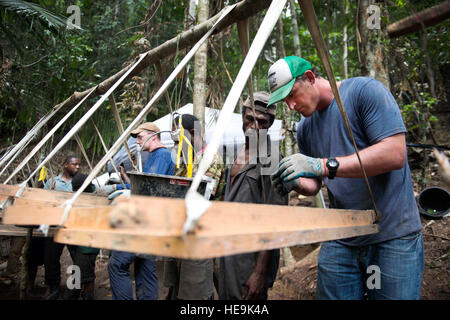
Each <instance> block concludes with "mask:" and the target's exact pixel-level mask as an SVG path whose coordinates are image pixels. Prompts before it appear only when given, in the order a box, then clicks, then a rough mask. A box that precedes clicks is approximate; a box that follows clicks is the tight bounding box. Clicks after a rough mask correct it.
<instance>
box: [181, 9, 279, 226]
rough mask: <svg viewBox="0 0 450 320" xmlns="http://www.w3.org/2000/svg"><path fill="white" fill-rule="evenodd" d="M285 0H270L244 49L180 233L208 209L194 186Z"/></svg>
mask: <svg viewBox="0 0 450 320" xmlns="http://www.w3.org/2000/svg"><path fill="white" fill-rule="evenodd" d="M286 1H287V0H279V1H272V3H271V5H270V7H269V9H268V10H267V13H266V15H265V17H264V20H263V22H262V23H261V27H260V28H259V30H258V32H257V33H256V36H255V38H254V39H253V42H252V45H251V47H250V50H249V51H248V53H247V56H246V57H245V59H244V62H243V63H242V66H241V69H240V70H239V73H238V75H237V77H236V80H235V82H234V84H233V86H232V87H231V90H230V92H229V93H228V96H227V98H226V100H225V103H224V105H223V107H222V111H221V112H220V115H219V118H218V119H217V124H216V129H215V131H214V134H213V136H212V138H211V141H210V143H209V144H208V146H207V147H206V150H205V153H204V156H203V158H202V160H201V161H200V164H199V167H198V171H197V173H196V175H195V177H194V181H193V182H192V184H191V186H190V188H189V190H188V192H187V194H186V198H185V204H186V209H187V210H186V215H187V219H186V221H185V223H184V225H183V233H187V232H192V231H193V229H194V227H195V224H196V221H198V219H199V218H200V217H201V215H202V214H203V213H204V212H205V211H206V210H207V209H208V207H209V205H208V204H209V201H207V200H205V199H204V198H203V197H202V196H200V195H199V194H198V193H197V189H198V187H199V185H200V182H201V179H202V177H203V175H204V174H205V173H206V170H207V169H208V168H209V166H210V165H211V163H212V160H213V158H214V155H215V154H216V152H217V150H218V148H219V144H220V141H221V139H222V136H223V134H224V132H225V129H226V127H227V125H228V123H229V121H230V118H231V114H232V113H233V111H234V108H235V106H236V104H237V102H238V100H239V98H240V96H241V93H242V90H243V89H244V87H245V84H246V82H247V79H248V76H249V75H250V72H251V71H252V69H253V67H254V66H255V63H256V60H257V59H258V56H259V54H260V53H261V51H262V49H263V47H264V44H265V43H266V41H267V39H268V38H269V36H270V33H271V31H272V30H273V28H274V26H275V24H276V23H277V21H278V17H279V16H280V14H281V12H282V11H283V8H284V5H285V4H286Z"/></svg>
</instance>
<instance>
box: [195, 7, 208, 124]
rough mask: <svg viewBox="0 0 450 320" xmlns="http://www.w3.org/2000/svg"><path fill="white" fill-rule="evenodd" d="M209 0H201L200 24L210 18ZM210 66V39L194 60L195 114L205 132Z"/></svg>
mask: <svg viewBox="0 0 450 320" xmlns="http://www.w3.org/2000/svg"><path fill="white" fill-rule="evenodd" d="M208 15H209V0H199V2H198V15H197V22H198V23H199V24H200V23H202V22H204V21H206V20H207V19H208ZM207 66H208V41H206V42H205V43H204V44H203V45H202V46H201V47H200V49H198V51H197V53H196V54H195V61H194V99H193V100H194V116H196V117H197V118H198V119H199V120H200V122H201V124H202V132H205V107H206V73H207Z"/></svg>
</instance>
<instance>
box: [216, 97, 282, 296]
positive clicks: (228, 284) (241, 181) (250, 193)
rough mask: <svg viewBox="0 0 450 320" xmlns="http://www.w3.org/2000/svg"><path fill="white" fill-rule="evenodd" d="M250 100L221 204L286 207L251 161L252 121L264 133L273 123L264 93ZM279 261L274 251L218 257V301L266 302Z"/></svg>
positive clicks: (228, 171) (260, 168)
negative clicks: (242, 140)
mask: <svg viewBox="0 0 450 320" xmlns="http://www.w3.org/2000/svg"><path fill="white" fill-rule="evenodd" d="M254 101H255V113H256V115H254V114H253V110H252V107H251V106H250V101H249V99H247V101H246V102H245V103H244V105H243V111H242V122H243V126H242V129H243V131H244V133H245V134H246V143H245V146H244V147H243V148H242V150H241V151H240V152H239V154H238V156H237V158H236V160H235V162H234V164H233V166H232V167H231V170H230V169H228V170H227V185H226V188H225V201H232V202H247V203H261V204H263V203H265V204H277V205H287V203H288V197H287V196H286V195H285V196H280V195H278V194H277V193H276V192H275V191H274V189H273V187H272V185H271V182H270V176H269V175H262V173H263V167H262V166H261V164H260V163H259V162H258V161H256V159H255V158H254V157H255V155H256V152H252V151H251V150H250V145H254V144H251V143H250V141H249V140H250V139H256V135H255V134H254V133H255V129H256V124H255V122H258V127H259V129H262V130H264V129H269V128H270V126H271V125H272V124H273V122H274V120H275V106H274V105H273V106H272V107H271V108H267V102H268V101H269V94H268V93H266V92H256V93H255V94H254ZM269 144H270V139H268V145H269ZM253 151H254V150H253ZM277 151H278V150H274V152H277ZM260 156H261V155H260ZM262 156H264V155H262ZM276 160H279V158H277V159H276ZM279 259H280V251H279V250H278V249H276V250H269V251H261V252H253V253H244V254H238V255H232V256H226V257H223V258H220V273H219V299H224V300H234V299H237V300H240V299H243V300H265V299H267V291H268V290H269V288H270V287H272V285H273V282H274V281H275V277H276V274H277V271H278V264H279Z"/></svg>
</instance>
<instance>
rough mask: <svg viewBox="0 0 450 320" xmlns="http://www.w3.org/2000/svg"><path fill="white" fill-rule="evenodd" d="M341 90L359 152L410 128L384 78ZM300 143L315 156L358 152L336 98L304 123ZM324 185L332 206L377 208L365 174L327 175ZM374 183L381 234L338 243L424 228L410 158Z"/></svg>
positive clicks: (362, 241) (356, 80) (356, 82)
mask: <svg viewBox="0 0 450 320" xmlns="http://www.w3.org/2000/svg"><path fill="white" fill-rule="evenodd" d="M339 92H340V94H341V97H342V101H343V103H344V107H345V111H346V112H347V116H348V118H349V122H350V127H351V129H352V132H353V136H354V138H355V141H356V146H357V148H358V150H362V149H365V148H367V147H369V146H371V145H373V144H375V143H377V142H379V141H381V140H382V139H384V138H387V137H389V136H392V135H394V134H397V133H401V132H406V128H405V125H404V123H403V120H402V116H401V113H400V109H399V107H398V105H397V103H396V101H395V99H394V97H393V96H392V94H391V93H390V92H389V90H387V88H386V87H385V86H384V85H383V84H381V82H379V81H377V80H375V79H373V78H368V77H357V78H351V79H347V80H344V81H343V82H342V83H341V86H340V88H339ZM297 141H298V145H299V149H300V153H303V154H305V155H308V156H311V157H317V158H330V157H342V156H347V155H350V154H353V153H355V149H354V147H353V144H352V142H351V139H350V137H349V134H348V132H347V128H346V126H345V123H344V120H343V119H342V116H341V113H340V111H339V108H338V105H337V103H336V100H335V99H333V101H332V102H331V103H330V105H329V106H328V107H327V108H326V109H324V110H322V111H316V112H314V113H313V114H312V116H311V117H308V118H303V119H302V120H301V121H300V123H299V124H298V127H297ZM338 171H339V169H338ZM324 183H325V184H326V186H327V189H328V195H329V200H330V207H332V208H339V209H354V210H359V209H362V210H363V209H373V206H372V204H371V201H370V197H369V193H368V191H367V186H366V183H365V181H364V179H363V178H361V179H359V178H339V177H336V178H334V179H332V180H330V179H328V178H324ZM369 183H370V187H371V189H372V193H373V195H374V198H375V202H376V205H377V209H378V210H379V211H380V212H381V214H382V221H381V222H380V225H379V226H380V232H379V233H377V234H373V235H367V236H360V237H353V238H348V239H342V240H338V242H340V243H343V244H347V245H352V246H360V245H368V244H375V243H379V242H382V241H387V240H391V239H395V238H399V237H403V236H405V235H407V234H410V233H413V232H416V231H419V230H421V229H422V224H421V222H420V217H419V212H418V209H417V205H416V201H415V199H414V192H413V184H412V179H411V172H410V170H409V165H408V159H407V158H406V160H405V165H404V166H403V168H402V169H399V170H393V171H390V172H387V173H383V174H380V175H377V176H374V177H370V178H369Z"/></svg>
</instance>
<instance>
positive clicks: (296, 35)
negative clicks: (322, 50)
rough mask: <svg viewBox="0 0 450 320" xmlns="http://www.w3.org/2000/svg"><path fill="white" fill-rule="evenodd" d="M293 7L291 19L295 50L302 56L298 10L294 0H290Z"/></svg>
mask: <svg viewBox="0 0 450 320" xmlns="http://www.w3.org/2000/svg"><path fill="white" fill-rule="evenodd" d="M289 5H290V9H291V21H292V39H293V40H294V52H295V55H296V56H297V57H301V56H302V50H301V47H300V34H299V32H298V21H297V12H296V11H295V2H294V0H289Z"/></svg>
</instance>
